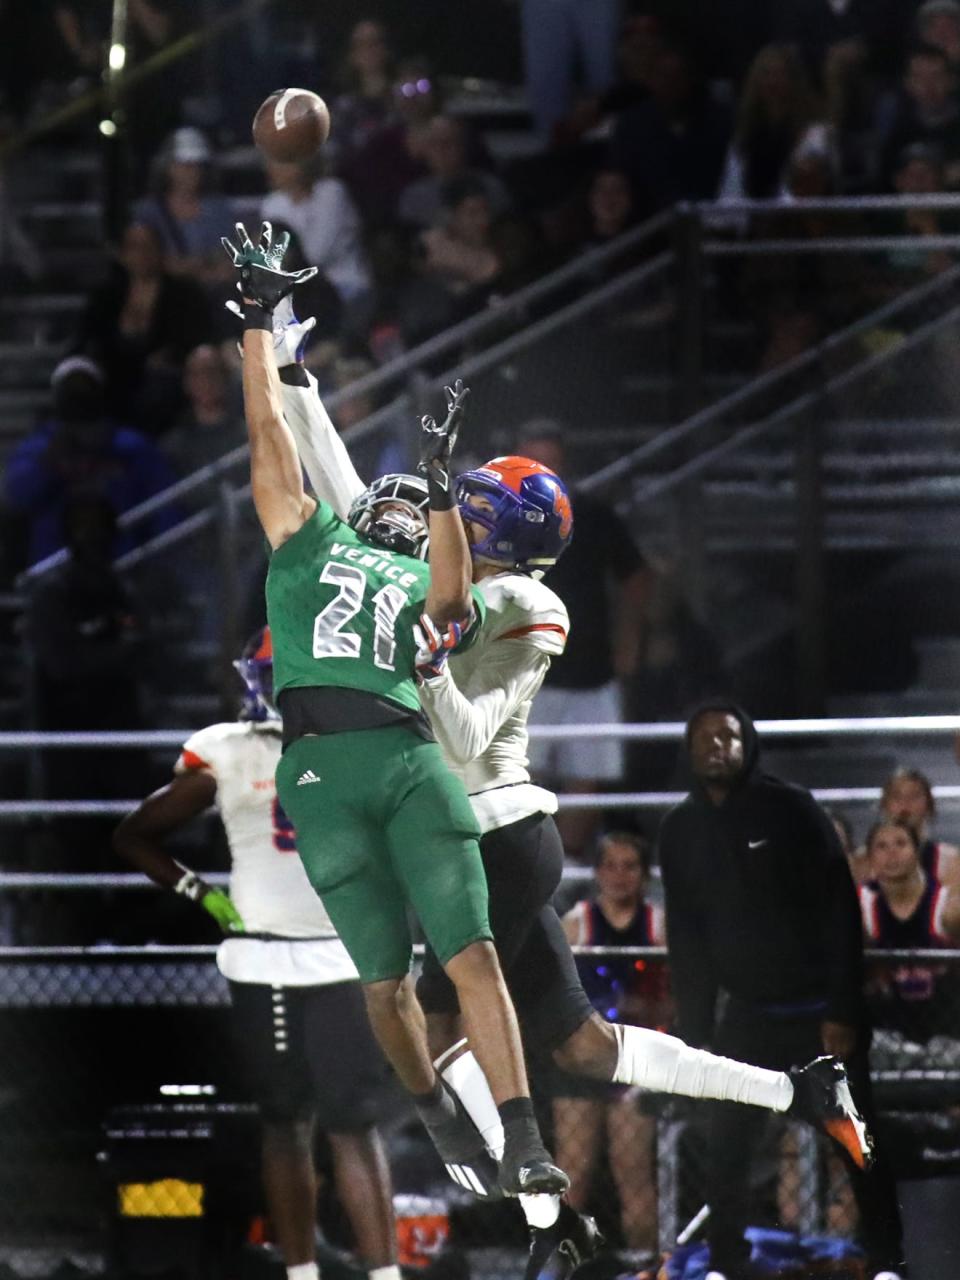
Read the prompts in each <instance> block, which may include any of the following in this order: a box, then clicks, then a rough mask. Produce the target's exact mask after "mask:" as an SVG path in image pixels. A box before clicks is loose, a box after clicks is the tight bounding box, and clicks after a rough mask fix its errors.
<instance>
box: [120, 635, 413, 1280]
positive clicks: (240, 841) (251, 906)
mask: <svg viewBox="0 0 960 1280" xmlns="http://www.w3.org/2000/svg"><path fill="white" fill-rule="evenodd" d="M235 665H236V667H237V669H238V671H239V673H240V675H241V677H242V679H243V681H244V684H245V686H246V697H245V700H244V710H243V713H242V718H241V719H240V720H238V721H234V722H230V723H225V724H215V725H210V726H209V727H208V728H205V729H201V730H199V732H197V733H194V734H193V735H191V737H190V738H189V739H188V740H187V741H186V743H185V744H184V746H183V749H182V751H181V753H180V756H179V758H178V760H177V763H176V766H175V769H174V777H173V781H172V782H170V783H169V784H168V785H167V786H166V787H163V788H161V790H159V791H157V792H155V793H154V794H153V795H151V796H148V797H147V799H146V800H144V801H143V803H142V804H141V805H140V806H139V808H138V809H137V810H136V811H135V812H134V813H132V814H130V815H129V816H128V817H127V818H125V819H124V820H123V822H122V823H121V824H120V826H119V827H118V828H117V831H116V833H115V835H114V847H115V848H116V850H117V852H118V853H119V854H121V856H123V857H125V858H127V859H128V860H129V861H130V862H132V863H133V864H134V866H137V867H139V868H140V869H141V870H142V871H144V872H145V873H146V874H147V875H148V876H150V877H151V879H153V880H155V881H156V882H157V883H158V884H161V885H164V886H166V887H169V888H171V889H173V891H174V892H175V893H180V894H183V895H185V896H186V897H187V898H189V899H191V900H192V901H194V902H196V903H198V904H199V905H200V906H201V907H203V908H204V909H205V910H206V911H208V912H209V914H210V915H212V916H213V918H214V919H215V920H216V921H217V923H218V924H219V925H220V926H221V928H222V929H223V930H224V931H225V932H226V933H227V937H226V938H225V939H224V940H223V942H222V943H221V944H220V946H219V948H218V951H217V964H218V967H219V968H220V971H221V973H223V975H224V976H225V977H226V978H227V979H228V981H229V984H230V1000H231V1006H232V1011H233V1018H234V1022H235V1024H236V1030H237V1035H236V1043H237V1050H238V1054H239V1056H240V1066H241V1069H242V1071H243V1073H244V1076H245V1077H246V1083H247V1085H248V1087H249V1090H250V1093H251V1094H252V1096H253V1097H254V1099H255V1100H256V1102H257V1103H258V1106H259V1109H260V1117H261V1121H262V1168H263V1181H264V1190H265V1192H266V1198H267V1206H268V1209H269V1212H270V1218H271V1221H272V1223H273V1227H274V1231H275V1233H276V1238H277V1243H278V1244H279V1247H280V1251H281V1253H282V1255H283V1258H284V1262H285V1263H286V1266H287V1275H288V1277H289V1280H318V1270H317V1263H316V1245H315V1232H316V1224H315V1211H314V1206H315V1204H316V1197H317V1181H316V1174H315V1171H314V1165H313V1132H314V1129H315V1128H316V1127H317V1126H319V1128H320V1129H322V1130H323V1131H324V1132H325V1133H326V1134H327V1135H328V1137H329V1141H330V1146H331V1150H332V1153H333V1158H334V1170H335V1177H336V1183H337V1189H338V1192H339V1194H340V1198H341V1202H342V1203H343V1206H344V1208H345V1210H346V1212H347V1214H348V1216H349V1218H350V1221H351V1225H352V1227H353V1230H354V1236H355V1239H356V1241H357V1251H358V1253H359V1255H360V1257H361V1258H362V1259H363V1262H364V1264H365V1265H366V1266H367V1268H368V1270H369V1273H370V1275H371V1276H372V1277H374V1280H400V1273H399V1270H398V1268H397V1266H396V1249H395V1240H394V1228H393V1213H392V1196H391V1187H390V1179H389V1174H388V1172H387V1165H386V1161H385V1158H384V1155H383V1149H382V1145H381V1142H380V1138H379V1135H378V1133H377V1130H376V1128H375V1127H374V1123H375V1120H376V1118H377V1114H378V1111H379V1110H380V1107H381V1105H382V1101H383V1086H384V1081H385V1071H386V1068H385V1064H384V1061H383V1058H382V1056H381V1054H380V1050H379V1049H378V1047H377V1045H376V1042H375V1041H374V1039H373V1036H372V1034H371V1032H370V1028H369V1023H368V1021H367V1017H366V1009H365V1005H364V1001H363V996H362V994H361V991H360V983H359V978H358V975H357V971H356V968H355V967H354V964H353V961H352V960H351V959H350V957H349V955H348V954H347V951H346V948H345V947H344V945H343V943H342V942H341V941H340V939H339V938H338V937H337V935H336V932H335V931H334V929H333V926H332V925H331V923H330V920H329V917H328V916H327V913H326V911H325V910H324V907H323V903H322V902H321V901H320V899H319V898H318V897H317V895H316V894H315V893H314V891H313V888H312V887H311V885H310V882H309V880H308V879H307V875H306V872H305V871H304V869H303V864H302V863H301V861H300V858H299V855H298V854H297V848H296V841H295V834H294V831H293V827H292V825H291V823H290V821H289V820H288V818H287V817H286V815H285V814H284V812H283V810H282V809H281V808H280V805H279V804H278V802H277V792H276V784H275V782H274V772H275V770H276V767H277V762H278V761H279V759H280V745H281V735H280V721H279V719H278V717H277V715H276V712H275V711H274V710H273V707H272V704H271V701H270V688H271V678H272V668H273V654H272V650H271V646H270V635H269V632H268V631H267V629H266V628H264V630H263V631H260V632H258V633H257V634H256V635H255V636H254V637H253V638H252V640H251V641H250V643H249V644H248V645H247V647H246V650H245V652H244V656H243V658H241V659H240V661H239V662H237V663H236V664H235ZM214 803H215V804H216V805H217V807H218V809H219V812H220V816H221V818H222V820H223V824H224V827H225V829H226V833H227V839H228V843H229V846H230V856H231V871H230V893H229V895H228V894H226V893H224V892H222V891H221V890H220V889H216V888H213V887H212V886H211V885H209V884H207V883H205V882H204V881H203V880H202V879H201V878H200V877H199V876H198V875H196V873H195V872H193V871H190V870H187V869H186V868H185V867H183V866H182V865H181V864H180V863H178V862H176V861H175V860H174V859H173V858H172V857H171V856H170V854H169V853H168V852H167V851H166V849H165V848H164V847H163V843H162V842H163V840H164V838H165V837H166V836H168V835H169V834H170V833H171V832H173V831H175V830H177V829H178V828H179V827H181V826H183V825H184V824H185V823H187V822H189V821H190V820H191V819H193V818H195V817H196V816H197V815H199V814H200V813H202V812H204V810H206V809H208V808H209V807H210V806H211V805H212V804H214Z"/></svg>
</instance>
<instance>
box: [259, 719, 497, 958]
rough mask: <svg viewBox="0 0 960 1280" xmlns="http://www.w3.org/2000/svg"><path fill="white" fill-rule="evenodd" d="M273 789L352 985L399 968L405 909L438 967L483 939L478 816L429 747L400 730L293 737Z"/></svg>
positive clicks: (407, 951)
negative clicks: (347, 959)
mask: <svg viewBox="0 0 960 1280" xmlns="http://www.w3.org/2000/svg"><path fill="white" fill-rule="evenodd" d="M277 795H278V797H279V800H280V803H281V804H282V805H283V808H284V810H285V811H286V814H287V816H288V818H289V819H290V821H291V822H292V823H293V825H294V827H295V829H296V833H297V849H298V850H299V853H300V858H301V860H302V862H303V865H304V867H305V868H306V872H307V875H308V877H309V878H310V883H311V884H312V885H313V887H314V889H316V891H317V893H318V894H319V895H320V897H321V898H322V899H323V905H324V906H325V907H326V909H327V913H328V914H329V916H330V919H331V920H332V922H333V926H334V928H335V929H336V930H337V933H339V935H340V937H341V939H342V941H343V944H344V946H345V947H346V948H347V950H348V951H349V953H350V955H351V957H352V959H353V962H354V964H355V965H356V966H357V969H358V971H359V973H360V979H361V981H362V982H378V981H380V980H381V979H384V978H396V977H401V976H402V975H403V974H405V973H406V972H407V971H408V969H409V967H410V958H411V954H412V952H411V936H410V926H409V922H408V918H407V905H408V904H409V905H410V906H411V907H412V908H413V910H414V912H415V913H416V915H417V917H418V919H419V921H420V924H421V925H422V926H423V931H424V933H425V935H426V937H427V939H428V941H429V942H430V945H431V946H432V947H433V949H434V951H435V952H436V954H437V958H438V959H439V961H440V963H441V964H446V962H447V961H448V960H450V959H451V958H452V957H453V956H455V955H456V954H457V953H458V952H460V951H462V950H463V949H464V947H466V946H468V945H469V944H470V943H471V942H476V941H478V940H479V939H490V938H492V937H493V935H492V934H491V932H490V925H489V923H488V920H487V881H486V877H485V875H484V871H483V864H482V862H481V860H480V847H479V845H478V843H477V840H478V838H479V834H480V833H479V828H478V826H477V820H476V818H475V817H474V814H473V809H472V808H471V807H470V801H469V799H468V798H467V793H466V791H465V790H464V787H463V784H462V783H461V782H460V780H459V779H458V778H455V777H454V776H453V774H452V773H451V772H450V770H449V769H448V768H447V765H446V763H445V762H444V759H443V756H442V754H441V752H440V748H439V747H438V746H437V744H436V743H435V742H425V741H424V740H423V739H422V738H419V737H418V736H417V735H416V734H415V733H413V732H411V731H410V730H409V729H406V728H403V727H399V726H398V727H388V728H382V729H360V730H354V731H351V732H347V733H330V734H318V735H316V736H313V735H310V736H306V737H303V738H298V739H297V740H296V742H293V743H291V745H290V746H289V747H288V748H287V749H286V751H285V752H284V753H283V755H282V756H281V757H280V763H279V765H278V766H277Z"/></svg>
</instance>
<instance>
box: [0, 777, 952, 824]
mask: <svg viewBox="0 0 960 1280" xmlns="http://www.w3.org/2000/svg"><path fill="white" fill-rule="evenodd" d="M688 794H689V793H688V792H686V791H598V792H585V791H575V792H569V793H568V792H559V793H558V794H557V804H558V805H559V807H560V808H561V809H595V810H598V811H602V810H616V809H644V810H647V809H652V810H660V809H672V808H673V806H674V805H677V804H680V802H681V801H682V800H684V799H685V798H686V796H687V795H688ZM810 794H811V795H812V796H813V798H814V799H815V800H816V801H817V802H818V803H819V804H825V805H833V804H843V805H846V804H877V803H878V802H879V801H880V800H881V799H882V797H883V790H882V788H881V787H812V788H811V790H810ZM933 796H934V799H935V800H960V786H953V785H949V784H948V785H944V786H935V787H933ZM139 804H140V801H139V800H0V822H4V821H8V820H13V819H16V818H60V817H70V818H123V817H125V816H126V815H127V814H128V813H132V812H133V811H134V809H136V808H137V807H138V806H139Z"/></svg>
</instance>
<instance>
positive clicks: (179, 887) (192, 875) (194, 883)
mask: <svg viewBox="0 0 960 1280" xmlns="http://www.w3.org/2000/svg"><path fill="white" fill-rule="evenodd" d="M173 892H174V893H181V894H183V896H184V897H185V898H189V899H190V901H191V902H199V901H200V899H201V898H202V897H203V895H204V894H205V893H206V892H207V885H206V884H205V883H204V881H203V880H201V879H200V877H199V876H198V875H197V873H196V872H195V871H184V873H183V875H182V876H181V877H180V879H179V880H178V881H177V883H176V884H175V885H174V886H173Z"/></svg>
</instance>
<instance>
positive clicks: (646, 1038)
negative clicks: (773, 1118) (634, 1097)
mask: <svg viewBox="0 0 960 1280" xmlns="http://www.w3.org/2000/svg"><path fill="white" fill-rule="evenodd" d="M614 1030H615V1031H616V1033H617V1044H618V1047H619V1054H618V1057H617V1070H616V1073H615V1074H614V1077H613V1079H614V1082H615V1083H616V1084H635V1085H640V1086H641V1088H644V1089H652V1090H654V1091H655V1092H658V1093H683V1094H686V1095H687V1097H690V1098H719V1099H721V1100H722V1101H724V1102H748V1103H750V1104H751V1105H752V1106H755V1107H767V1108H768V1109H769V1110H770V1111H786V1109H787V1108H788V1107H789V1106H790V1103H791V1102H792V1101H793V1085H792V1084H791V1083H790V1077H789V1076H788V1075H787V1074H786V1072H784V1071H768V1070H766V1068H765V1067H751V1066H748V1065H747V1063H745V1062H736V1061H734V1059H733V1058H719V1057H717V1055H716V1054H715V1053H707V1052H706V1051H705V1050H704V1049H691V1048H690V1046H689V1045H686V1044H684V1043H683V1041H682V1040H678V1039H677V1038H676V1037H675V1036H667V1035H664V1034H663V1032H662V1031H649V1030H648V1029H647V1028H646V1027H624V1026H620V1025H616V1026H615V1027H614Z"/></svg>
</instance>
